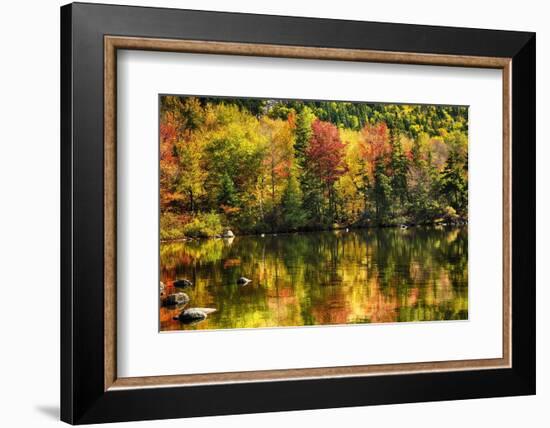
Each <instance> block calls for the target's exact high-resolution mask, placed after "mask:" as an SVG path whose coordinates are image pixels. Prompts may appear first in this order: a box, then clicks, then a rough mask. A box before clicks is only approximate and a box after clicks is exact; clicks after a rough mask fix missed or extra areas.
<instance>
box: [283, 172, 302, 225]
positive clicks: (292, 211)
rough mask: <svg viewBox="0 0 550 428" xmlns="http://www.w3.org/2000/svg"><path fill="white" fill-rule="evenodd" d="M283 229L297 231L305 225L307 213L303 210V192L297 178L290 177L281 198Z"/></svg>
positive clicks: (292, 175) (291, 175)
mask: <svg viewBox="0 0 550 428" xmlns="http://www.w3.org/2000/svg"><path fill="white" fill-rule="evenodd" d="M281 212H282V223H283V227H284V228H286V229H289V230H296V229H298V228H300V227H302V226H303V225H304V221H305V213H304V211H303V209H302V192H301V190H300V184H299V182H298V180H297V179H296V176H295V175H294V174H293V173H291V174H290V175H289V176H288V180H287V183H286V187H285V189H284V191H283V195H282V198H281Z"/></svg>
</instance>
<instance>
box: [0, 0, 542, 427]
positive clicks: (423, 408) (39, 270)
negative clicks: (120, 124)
mask: <svg viewBox="0 0 550 428" xmlns="http://www.w3.org/2000/svg"><path fill="white" fill-rule="evenodd" d="M120 1H121V2H124V3H126V4H135V5H147V6H167V7H181V8H190V9H208V10H223V11H234V12H252V13H267V14H281V15H296V16H312V17H322V18H342V19H358V20H370V21H388V22H405V23H413V24H432V25H452V26H463V27H485V28H495V29H508V30H529V31H536V32H537V55H538V58H537V76H538V82H537V85H538V91H537V122H538V124H539V126H538V129H537V141H538V144H537V146H538V147H537V158H538V160H537V176H538V187H537V189H538V190H537V198H538V203H537V219H538V220H537V223H538V224H537V227H538V228H537V230H538V239H537V241H538V242H537V249H538V255H537V264H538V267H539V268H538V272H537V282H538V290H537V297H538V304H537V321H538V329H537V340H538V351H537V359H538V394H537V396H535V397H517V398H516V397H514V398H499V399H486V400H467V401H461V402H442V403H420V404H405V405H398V406H378V407H364V408H350V409H330V410H317V411H302V412H285V413H276V414H264V415H243V416H226V417H216V418H198V419H191V420H186V421H185V424H186V426H187V427H211V426H216V427H239V428H245V427H257V426H262V427H280V426H285V425H287V426H310V425H315V426H341V425H343V424H352V425H357V426H365V425H369V426H399V425H406V426H407V427H411V428H413V427H423V428H426V427H441V426H443V427H445V428H452V427H460V428H464V427H468V426H474V425H475V426H484V425H489V426H499V428H506V427H517V426H529V427H537V426H544V425H546V424H548V420H549V416H548V412H547V406H548V405H550V368H549V367H548V361H549V355H550V353H549V351H550V346H549V345H550V334H549V332H550V328H549V322H550V316H549V312H548V311H547V310H545V309H546V308H545V307H544V306H543V302H545V301H546V300H547V299H549V298H550V292H549V291H548V287H547V285H548V283H549V281H550V270H549V268H548V265H549V264H548V259H549V258H550V250H548V246H547V245H546V242H547V241H548V240H549V239H550V229H549V225H548V222H547V221H545V219H546V218H548V217H549V215H550V201H549V198H548V192H547V186H548V185H549V184H550V168H548V167H547V166H546V160H547V159H548V158H549V157H550V148H549V146H548V144H545V142H547V141H548V138H549V137H550V134H549V132H548V128H547V127H544V125H545V123H546V122H547V120H545V119H546V118H547V116H548V115H549V114H550V108H548V101H547V99H546V98H547V97H548V96H549V95H550V87H549V86H550V82H549V80H548V76H550V69H549V63H548V61H549V54H548V52H550V27H548V23H547V18H548V16H549V14H548V11H546V10H545V3H544V2H542V1H535V0H523V1H507V0H506V1H505V0H500V1H491V2H480V1H479V0H462V1H460V2H458V3H456V2H453V3H452V4H450V3H449V4H447V3H445V2H441V1H440V0H425V1H423V0H418V1H414V2H412V1H407V0H387V1H384V2H360V1H356V0H338V1H332V0H317V1H314V2H313V1H311V2H305V1H303V2H298V1H296V0H276V1H271V2H247V1H245V0H232V1H230V2H228V1H224V0H201V1H199V0H188V1H183V0H171V1H170V0H146V1H123V0H120ZM103 3H116V2H112V1H108V0H107V1H105V0H104V1H103ZM61 4H63V2H60V1H58V0H47V1H44V0H42V1H35V0H27V1H24V2H16V1H11V2H4V3H3V4H2V7H1V12H0V32H1V36H2V37H1V39H0V40H2V66H1V67H0V200H1V201H2V205H1V209H0V321H1V324H0V325H1V330H0V331H1V342H0V343H1V345H0V346H1V347H2V352H1V353H0V409H1V411H0V424H1V425H2V426H7V427H19V426H21V427H43V426H54V425H56V424H59V421H58V419H59V416H58V414H59V410H58V409H59V6H60V5H61ZM182 423H183V422H182V421H181V420H171V421H155V422H143V423H139V424H140V425H141V426H159V427H172V426H181V424H182ZM137 425H138V424H137V423H133V424H127V425H125V426H137Z"/></svg>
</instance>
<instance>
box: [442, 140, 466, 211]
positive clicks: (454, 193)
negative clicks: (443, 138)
mask: <svg viewBox="0 0 550 428" xmlns="http://www.w3.org/2000/svg"><path fill="white" fill-rule="evenodd" d="M462 171H463V170H462V168H460V165H459V157H458V154H457V153H456V152H455V151H452V152H451V153H450V154H449V158H448V159H447V163H446V164H445V168H444V169H443V171H442V173H441V191H442V192H443V193H444V195H445V197H446V198H447V200H448V202H449V205H450V206H452V207H453V208H454V209H455V210H456V211H458V212H464V211H465V210H466V208H467V207H468V185H467V183H466V180H465V179H464V177H463V176H462Z"/></svg>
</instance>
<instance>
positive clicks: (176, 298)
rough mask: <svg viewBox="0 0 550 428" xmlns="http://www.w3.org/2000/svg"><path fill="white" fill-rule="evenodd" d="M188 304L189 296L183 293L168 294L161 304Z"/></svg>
mask: <svg viewBox="0 0 550 428" xmlns="http://www.w3.org/2000/svg"><path fill="white" fill-rule="evenodd" d="M188 302H189V296H188V295H187V294H185V293H174V294H169V295H168V296H166V299H164V301H163V303H164V305H165V306H175V305H184V304H186V303H188Z"/></svg>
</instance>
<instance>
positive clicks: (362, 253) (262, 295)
mask: <svg viewBox="0 0 550 428" xmlns="http://www.w3.org/2000/svg"><path fill="white" fill-rule="evenodd" d="M467 246H468V242H467V230H466V229H443V228H440V229H435V228H411V229H408V230H405V231H403V230H399V229H364V230H354V231H351V232H349V233H346V232H343V231H340V232H316V233H301V234H288V235H279V236H266V237H265V238H260V237H237V238H236V239H235V241H234V242H233V243H232V245H225V244H224V242H223V240H206V241H201V242H185V243H179V244H169V245H162V246H161V266H162V272H161V274H162V279H163V280H164V281H165V282H167V283H171V280H172V279H173V278H174V277H176V276H180V277H190V278H191V277H192V278H193V280H194V282H195V286H194V287H193V288H192V289H191V290H189V295H190V298H191V301H192V302H191V304H192V306H210V307H215V308H217V309H218V312H216V314H213V315H212V317H211V318H210V319H209V322H208V324H207V326H208V328H243V327H270V326H298V325H316V324H344V323H356V322H392V321H419V320H440V319H464V318H467V310H468V288H467V284H468V272H467V266H468V258H467ZM240 276H246V277H249V278H251V279H252V283H251V284H248V285H247V286H245V287H241V286H238V285H237V284H236V280H237V278H238V277H240ZM204 327H206V324H197V325H196V326H195V327H194V328H204Z"/></svg>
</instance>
